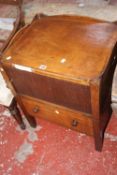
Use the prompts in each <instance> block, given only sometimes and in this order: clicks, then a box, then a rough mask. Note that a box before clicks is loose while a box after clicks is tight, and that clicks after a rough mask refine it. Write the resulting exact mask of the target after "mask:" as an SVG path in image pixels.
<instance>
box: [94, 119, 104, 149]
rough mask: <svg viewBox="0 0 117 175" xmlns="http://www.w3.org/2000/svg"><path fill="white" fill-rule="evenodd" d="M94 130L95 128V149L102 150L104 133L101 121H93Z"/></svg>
mask: <svg viewBox="0 0 117 175" xmlns="http://www.w3.org/2000/svg"><path fill="white" fill-rule="evenodd" d="M93 128H94V129H93V130H94V141H95V149H96V150H97V151H102V146H103V140H104V133H103V132H102V131H101V129H100V126H99V123H98V122H95V121H94V122H93Z"/></svg>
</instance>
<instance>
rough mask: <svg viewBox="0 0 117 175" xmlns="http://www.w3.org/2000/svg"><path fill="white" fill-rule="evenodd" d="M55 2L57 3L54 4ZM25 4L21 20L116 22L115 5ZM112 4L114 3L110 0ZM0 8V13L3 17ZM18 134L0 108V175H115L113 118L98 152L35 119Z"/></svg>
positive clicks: (87, 141) (88, 141) (116, 128)
mask: <svg viewBox="0 0 117 175" xmlns="http://www.w3.org/2000/svg"><path fill="white" fill-rule="evenodd" d="M57 2H58V1H57ZM57 2H56V3H45V2H44V1H42V0H40V1H39V0H33V1H27V0H26V1H25V3H24V10H25V19H26V23H29V22H30V21H31V20H32V18H33V17H34V15H35V14H36V13H46V14H48V15H54V14H61V13H64V14H68V13H69V14H71V13H72V14H78V15H88V16H93V17H97V18H101V19H105V20H109V21H115V20H117V5H116V3H115V5H114V6H113V5H107V4H102V5H101V4H97V5H95V4H93V5H90V6H89V5H87V4H85V6H84V7H82V8H81V7H79V2H78V1H77V3H76V1H75V0H74V3H70V0H69V3H57ZM113 3H114V1H113ZM5 12H6V10H5V9H3V8H2V12H1V10H0V14H1V13H2V14H3V13H4V14H5ZM12 12H13V11H12ZM12 12H11V13H12ZM25 122H26V124H27V129H26V130H25V131H22V130H21V129H20V128H19V126H18V125H17V123H16V121H15V120H14V119H13V118H12V116H11V115H10V114H9V112H8V111H7V109H6V108H4V107H3V106H0V175H116V174H117V117H116V116H115V115H113V116H112V118H111V121H110V123H109V126H108V128H107V130H106V134H105V140H104V147H103V150H102V152H101V153H99V152H97V151H95V149H94V142H93V139H92V138H91V137H89V136H86V135H84V134H80V133H78V132H75V131H71V130H70V129H66V128H63V127H60V126H57V125H55V124H52V123H49V122H47V121H44V120H41V119H38V120H37V122H38V127H37V128H36V129H32V128H30V126H29V125H28V123H27V121H26V120H25Z"/></svg>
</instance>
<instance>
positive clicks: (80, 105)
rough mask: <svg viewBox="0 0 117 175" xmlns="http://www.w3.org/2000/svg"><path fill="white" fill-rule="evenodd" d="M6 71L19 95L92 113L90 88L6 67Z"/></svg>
mask: <svg viewBox="0 0 117 175" xmlns="http://www.w3.org/2000/svg"><path fill="white" fill-rule="evenodd" d="M4 69H5V70H6V72H7V74H8V75H9V77H10V78H11V81H12V84H13V85H14V88H15V90H16V91H17V93H18V94H23V95H28V96H32V97H35V98H39V99H42V100H46V101H48V102H51V103H55V104H58V105H61V106H66V107H69V108H71V109H76V110H79V111H82V112H86V113H91V102H90V98H91V97H90V89H89V87H88V86H83V85H80V84H76V83H72V82H68V81H64V80H57V79H55V78H51V77H47V76H43V75H38V74H35V73H32V72H26V71H21V70H18V69H15V68H11V67H7V68H5V67H4ZM58 94H59V95H58ZM71 94H72V95H71ZM84 99H85V100H84Z"/></svg>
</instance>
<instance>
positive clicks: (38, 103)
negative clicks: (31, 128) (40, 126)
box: [21, 96, 93, 135]
mask: <svg viewBox="0 0 117 175" xmlns="http://www.w3.org/2000/svg"><path fill="white" fill-rule="evenodd" d="M21 101H22V103H23V106H24V108H25V110H26V111H27V113H28V114H29V115H31V116H34V117H40V118H43V119H46V120H49V121H51V122H54V123H57V124H60V125H63V126H65V127H67V128H70V129H73V130H76V131H80V132H82V133H86V134H88V135H93V126H92V119H91V118H90V116H88V115H86V114H83V113H80V112H77V111H74V110H71V109H69V108H66V107H62V106H59V105H55V104H52V103H48V102H45V101H42V100H37V99H34V98H30V97H24V96H22V97H21Z"/></svg>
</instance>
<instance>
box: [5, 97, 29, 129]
mask: <svg viewBox="0 0 117 175" xmlns="http://www.w3.org/2000/svg"><path fill="white" fill-rule="evenodd" d="M8 109H9V111H10V113H11V115H12V116H13V117H14V118H15V120H16V121H17V123H18V124H19V125H20V128H21V129H25V128H26V125H25V124H24V121H23V119H22V116H21V113H20V110H19V108H18V107H17V101H16V99H15V98H14V99H13V101H12V103H11V105H10V106H9V107H8Z"/></svg>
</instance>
